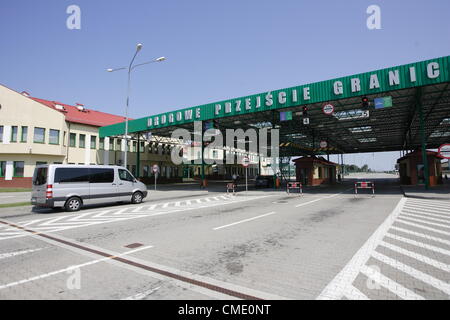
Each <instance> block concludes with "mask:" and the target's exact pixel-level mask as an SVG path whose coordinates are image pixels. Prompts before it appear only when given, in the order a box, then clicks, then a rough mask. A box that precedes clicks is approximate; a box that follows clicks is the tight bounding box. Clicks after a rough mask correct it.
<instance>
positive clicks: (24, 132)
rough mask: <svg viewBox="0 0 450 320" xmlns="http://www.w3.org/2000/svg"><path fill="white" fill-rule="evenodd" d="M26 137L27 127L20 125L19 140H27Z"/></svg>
mask: <svg viewBox="0 0 450 320" xmlns="http://www.w3.org/2000/svg"><path fill="white" fill-rule="evenodd" d="M27 138H28V127H23V126H22V132H21V133H20V142H27Z"/></svg>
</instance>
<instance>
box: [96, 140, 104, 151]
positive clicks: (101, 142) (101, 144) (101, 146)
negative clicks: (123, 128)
mask: <svg viewBox="0 0 450 320" xmlns="http://www.w3.org/2000/svg"><path fill="white" fill-rule="evenodd" d="M98 148H99V149H100V150H105V138H100V140H99V142H98Z"/></svg>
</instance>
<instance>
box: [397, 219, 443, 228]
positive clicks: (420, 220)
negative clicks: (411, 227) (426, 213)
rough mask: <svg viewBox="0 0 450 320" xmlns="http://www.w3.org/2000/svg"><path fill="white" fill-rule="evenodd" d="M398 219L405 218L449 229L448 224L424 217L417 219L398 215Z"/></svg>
mask: <svg viewBox="0 0 450 320" xmlns="http://www.w3.org/2000/svg"><path fill="white" fill-rule="evenodd" d="M398 219H399V220H402V221H403V220H406V221H413V222H420V223H426V224H428V225H432V226H437V227H441V228H446V229H449V230H450V226H448V225H444V224H442V223H436V222H430V221H427V220H424V219H418V218H412V217H403V216H400V217H398Z"/></svg>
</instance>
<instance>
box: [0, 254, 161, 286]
mask: <svg viewBox="0 0 450 320" xmlns="http://www.w3.org/2000/svg"><path fill="white" fill-rule="evenodd" d="M150 248H153V246H145V247H141V248H138V249H134V250H130V251H127V252H124V253H122V254H119V255H117V256H108V257H105V258H102V259H97V260H92V261H88V262H85V263H81V264H78V265H73V266H70V267H67V268H64V269H60V270H56V271H52V272H48V273H44V274H40V275H38V276H34V277H31V278H27V279H23V280H20V281H15V282H10V283H7V284H4V285H0V290H2V289H6V288H10V287H14V286H17V285H20V284H24V283H28V282H31V281H35V280H40V279H45V278H48V277H51V276H54V275H57V274H60V273H64V272H68V271H71V270H74V269H78V268H82V267H87V266H90V265H93V264H96V263H99V262H104V261H107V260H110V259H116V258H119V257H122V256H125V255H128V254H131V253H135V252H138V251H142V250H146V249H150Z"/></svg>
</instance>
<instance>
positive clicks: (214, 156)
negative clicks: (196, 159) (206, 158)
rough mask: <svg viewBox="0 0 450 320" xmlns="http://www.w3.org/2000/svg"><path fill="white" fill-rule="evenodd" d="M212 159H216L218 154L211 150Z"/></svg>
mask: <svg viewBox="0 0 450 320" xmlns="http://www.w3.org/2000/svg"><path fill="white" fill-rule="evenodd" d="M212 156H213V159H217V158H218V154H217V150H213V154H212Z"/></svg>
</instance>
